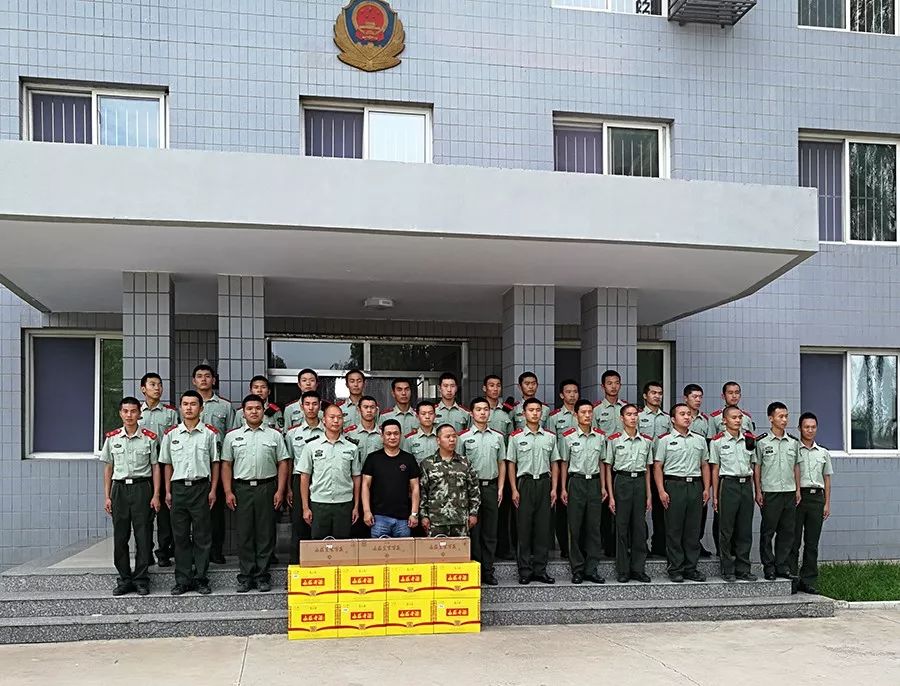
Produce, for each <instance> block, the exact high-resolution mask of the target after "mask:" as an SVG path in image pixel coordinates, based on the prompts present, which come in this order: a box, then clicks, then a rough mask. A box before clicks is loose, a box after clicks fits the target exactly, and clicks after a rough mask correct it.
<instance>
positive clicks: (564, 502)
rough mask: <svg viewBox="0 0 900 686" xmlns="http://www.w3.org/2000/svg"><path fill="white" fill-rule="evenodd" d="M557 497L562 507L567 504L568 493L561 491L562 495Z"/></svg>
mask: <svg viewBox="0 0 900 686" xmlns="http://www.w3.org/2000/svg"><path fill="white" fill-rule="evenodd" d="M559 497H560V499H561V500H562V502H563V505H568V504H569V492H568V491H563V492H562V493H560V494H559Z"/></svg>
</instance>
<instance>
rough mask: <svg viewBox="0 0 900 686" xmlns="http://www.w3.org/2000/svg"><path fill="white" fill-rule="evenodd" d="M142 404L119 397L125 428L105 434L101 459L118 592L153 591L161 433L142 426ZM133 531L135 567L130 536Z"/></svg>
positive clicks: (115, 590) (131, 399)
mask: <svg viewBox="0 0 900 686" xmlns="http://www.w3.org/2000/svg"><path fill="white" fill-rule="evenodd" d="M140 416H141V404H140V402H139V401H138V399H137V398H132V397H130V396H129V397H127V398H122V400H120V401H119V417H120V418H121V419H122V426H121V427H120V428H118V429H115V430H114V431H110V432H109V433H108V434H106V440H105V441H104V442H103V448H102V449H101V451H100V460H101V461H102V462H105V463H106V467H105V468H104V470H103V491H104V493H105V495H106V501H105V503H104V509H105V510H106V513H107V514H108V515H110V516H112V521H113V563H114V564H115V566H116V571H117V572H118V573H119V580H118V583H116V587H115V588H114V589H113V595H124V594H126V593H130V592H131V591H137V593H138V594H139V595H147V594H148V593H150V577H149V575H148V574H147V568H148V567H149V566H150V560H151V559H152V558H153V512H154V511H156V512H159V485H160V479H159V466H158V465H157V458H156V448H157V435H156V434H155V433H154V432H152V431H151V430H150V429H146V428H141V427H139V426H138V417H140ZM132 531H133V532H134V548H135V555H134V570H132V569H131V559H130V557H129V552H128V540H129V539H130V538H131V533H132Z"/></svg>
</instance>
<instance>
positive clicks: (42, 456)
mask: <svg viewBox="0 0 900 686" xmlns="http://www.w3.org/2000/svg"><path fill="white" fill-rule="evenodd" d="M23 334H24V338H23V346H24V357H25V359H24V364H23V365H22V369H23V374H24V376H25V378H24V379H23V381H24V383H23V389H24V396H25V397H24V415H25V416H24V419H25V421H24V422H23V423H22V426H23V429H24V433H25V435H24V447H25V451H24V452H25V457H26V459H29V460H73V459H76V460H79V459H80V460H86V459H87V460H92V459H96V458H98V457H99V456H100V450H101V449H102V448H103V444H102V442H101V440H100V429H101V427H100V422H101V415H102V410H101V408H100V401H101V398H102V384H101V381H102V376H103V374H102V370H101V368H100V367H101V362H102V356H101V341H103V340H120V341H122V340H124V336H123V334H122V332H121V331H86V330H84V329H48V328H43V329H23ZM36 338H88V339H93V340H94V392H93V395H92V397H93V403H94V426H93V434H92V435H93V436H94V440H95V443H94V450H93V451H91V452H84V451H72V452H35V451H34V348H33V342H34V340H35V339H36ZM123 355H124V351H123Z"/></svg>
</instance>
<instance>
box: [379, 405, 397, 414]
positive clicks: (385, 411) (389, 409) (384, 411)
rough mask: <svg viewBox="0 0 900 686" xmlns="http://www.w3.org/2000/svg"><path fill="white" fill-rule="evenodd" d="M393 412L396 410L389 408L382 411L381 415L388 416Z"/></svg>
mask: <svg viewBox="0 0 900 686" xmlns="http://www.w3.org/2000/svg"><path fill="white" fill-rule="evenodd" d="M393 411H394V408H393V407H389V408H387V409H386V410H382V411H381V414H387V413H388V412H393Z"/></svg>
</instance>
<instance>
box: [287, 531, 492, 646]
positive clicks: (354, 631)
mask: <svg viewBox="0 0 900 686" xmlns="http://www.w3.org/2000/svg"><path fill="white" fill-rule="evenodd" d="M480 569H481V568H480V565H479V564H478V563H477V562H471V561H470V551H469V539H468V538H390V539H388V538H384V539H359V540H346V541H344V540H341V541H334V540H325V541H303V542H302V543H301V544H300V564H299V565H291V566H290V567H289V568H288V638H291V639H311V638H349V637H359V636H400V635H406V634H444V633H453V634H458V633H474V632H478V631H480V630H481V573H480Z"/></svg>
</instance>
